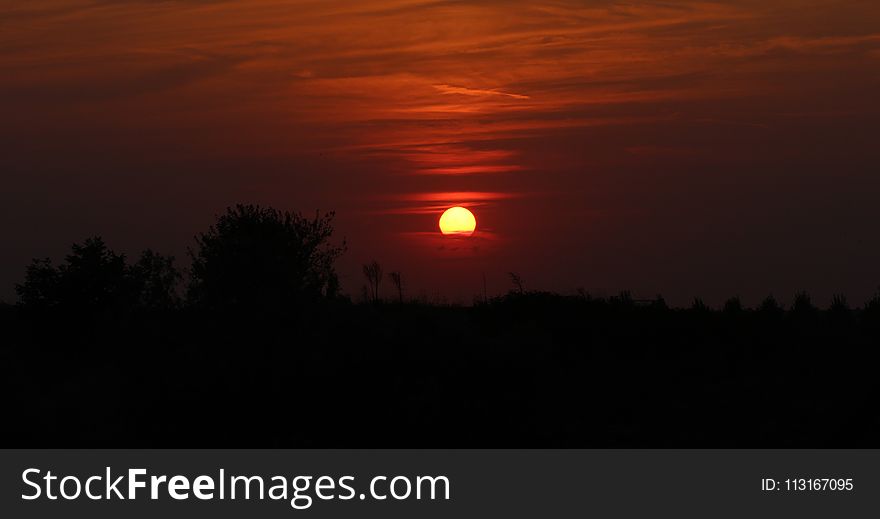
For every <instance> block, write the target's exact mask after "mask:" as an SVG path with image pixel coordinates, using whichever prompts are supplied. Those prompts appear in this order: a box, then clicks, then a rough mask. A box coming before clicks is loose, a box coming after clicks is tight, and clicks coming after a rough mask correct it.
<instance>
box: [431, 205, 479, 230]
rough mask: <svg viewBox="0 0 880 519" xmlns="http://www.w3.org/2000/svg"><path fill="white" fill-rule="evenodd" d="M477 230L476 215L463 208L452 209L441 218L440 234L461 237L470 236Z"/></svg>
mask: <svg viewBox="0 0 880 519" xmlns="http://www.w3.org/2000/svg"><path fill="white" fill-rule="evenodd" d="M476 228H477V219H476V218H474V213H472V212H470V211H469V210H467V209H465V208H464V207H461V206H456V207H450V208H449V209H447V210H446V211H444V213H443V216H441V217H440V232H442V233H443V234H454V235H459V236H470V235H471V234H473V233H474V229H476Z"/></svg>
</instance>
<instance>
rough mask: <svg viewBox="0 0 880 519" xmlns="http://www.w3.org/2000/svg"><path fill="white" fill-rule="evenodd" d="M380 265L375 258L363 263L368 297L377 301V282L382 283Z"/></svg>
mask: <svg viewBox="0 0 880 519" xmlns="http://www.w3.org/2000/svg"><path fill="white" fill-rule="evenodd" d="M382 275H383V270H382V265H379V262H378V261H376V260H373V261H371V262H370V263H367V264H365V265H364V277H365V278H367V284H368V286H369V287H370V299H371V300H372V301H373V302H374V303H377V302H378V301H379V284H380V283H382Z"/></svg>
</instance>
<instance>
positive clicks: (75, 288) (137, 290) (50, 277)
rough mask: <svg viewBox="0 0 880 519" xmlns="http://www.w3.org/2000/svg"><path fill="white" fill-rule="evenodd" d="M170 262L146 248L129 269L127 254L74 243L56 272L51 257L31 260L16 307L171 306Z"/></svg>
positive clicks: (174, 276) (174, 275) (93, 242)
mask: <svg viewBox="0 0 880 519" xmlns="http://www.w3.org/2000/svg"><path fill="white" fill-rule="evenodd" d="M173 263H174V258H171V257H167V256H163V255H161V254H159V253H156V252H153V251H152V250H146V251H144V252H143V254H142V255H141V257H140V259H139V260H138V262H137V263H136V264H135V265H133V266H129V265H128V264H127V263H126V259H125V255H123V254H117V253H115V252H114V251H113V250H112V249H110V248H109V247H107V245H106V244H105V243H104V240H103V239H101V238H100V237H92V238H88V239H86V240H85V241H84V242H83V243H81V244H80V243H75V244H73V245H72V246H71V252H70V254H68V255H67V256H66V257H65V258H64V262H63V263H62V264H61V265H60V266H59V267H57V268H56V267H55V266H53V265H52V261H51V260H50V259H49V258H45V259H35V260H33V262H32V263H31V264H30V265H29V266H28V267H27V270H26V272H25V279H24V283H21V284H18V285H16V292H17V294H18V303H19V305H20V306H21V307H23V308H26V309H29V310H34V309H40V310H48V309H53V308H57V309H61V310H64V311H66V312H69V313H71V314H85V313H93V314H95V313H100V312H120V311H127V310H133V309H135V308H149V309H154V310H155V309H163V308H164V309H167V308H172V307H174V306H176V305H177V302H178V301H177V295H176V288H177V284H178V282H179V281H180V278H181V276H180V273H179V272H178V271H177V270H176V269H175V268H174V265H173Z"/></svg>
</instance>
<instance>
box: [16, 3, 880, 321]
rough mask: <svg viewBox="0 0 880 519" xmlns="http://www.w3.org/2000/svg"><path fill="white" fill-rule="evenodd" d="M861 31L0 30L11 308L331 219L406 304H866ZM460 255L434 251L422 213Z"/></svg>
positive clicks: (746, 7)
mask: <svg viewBox="0 0 880 519" xmlns="http://www.w3.org/2000/svg"><path fill="white" fill-rule="evenodd" d="M878 92H880V4H878V3H877V2H876V1H847V2H834V1H814V0H797V1H795V0H791V1H790V0H764V1H751V0H743V1H734V2H723V3H711V2H690V1H686V2H643V3H638V2H636V3H617V2H604V1H597V2H584V1H573V0H557V1H552V2H541V1H511V0H506V1H483V2H465V1H456V0H386V1H368V0H358V1H348V0H347V1H340V0H313V1H277V0H247V1H243V0H240V1H237V0H228V1H222V0H218V1H211V0H197V1H188V2H184V1H182V0H181V1H173V0H166V1H148V0H115V1H110V0H100V1H95V0H88V1H87V0H58V1H54V0H44V1H40V2H13V1H0V114H2V120H3V123H2V125H0V175H2V181H3V188H2V190H0V232H2V236H3V237H4V245H3V247H2V255H0V297H2V298H6V299H7V300H9V299H11V298H12V289H11V287H12V283H13V282H15V281H17V280H20V278H21V276H22V274H23V268H24V266H25V265H26V263H27V262H28V260H29V258H31V257H34V256H47V255H50V256H54V257H56V258H58V257H60V256H61V255H62V254H63V252H64V250H65V249H66V248H67V247H68V246H69V244H70V243H71V242H73V241H78V240H81V239H83V238H84V237H86V236H88V235H91V234H101V235H103V236H104V237H105V239H106V240H107V241H108V242H109V243H110V244H111V246H114V247H116V248H117V249H120V250H123V251H126V252H129V253H131V254H135V253H137V251H138V250H139V249H141V248H144V247H153V248H156V249H159V250H161V251H167V252H170V253H174V254H175V255H177V256H178V257H179V259H180V264H181V265H185V264H186V261H185V250H186V247H187V246H188V245H191V243H192V242H191V238H192V235H193V234H194V233H195V232H197V231H199V230H202V229H204V228H205V227H206V226H207V225H208V224H209V223H210V222H211V220H212V218H213V215H215V214H217V213H219V212H220V211H222V209H223V208H224V207H225V206H227V205H229V204H233V203H236V202H257V203H263V204H269V205H272V206H275V207H278V208H283V209H292V210H301V211H304V212H309V213H311V212H312V211H314V210H315V209H318V208H320V209H322V210H325V209H334V210H336V211H337V214H338V226H337V227H338V233H339V235H340V237H342V236H345V237H346V238H347V241H348V244H349V251H348V253H347V254H346V256H345V258H344V259H343V261H342V263H341V265H340V271H341V274H342V278H343V285H344V288H345V289H346V290H347V291H348V292H350V293H352V294H355V295H357V294H359V293H360V287H361V285H362V280H361V278H360V264H361V263H364V262H366V261H368V260H371V259H373V258H375V259H377V260H379V261H380V262H381V263H382V264H383V265H384V266H385V270H386V271H390V270H400V271H402V272H403V276H404V281H405V283H406V285H407V289H408V291H409V293H410V295H414V296H415V295H419V294H422V293H423V294H425V295H427V296H428V297H434V296H435V295H439V296H441V297H445V298H447V299H449V300H452V301H456V300H460V301H463V302H469V301H470V300H471V298H472V296H473V295H475V294H478V293H479V292H481V290H482V275H483V274H485V276H486V279H487V284H488V288H489V292H490V293H501V292H503V291H505V290H507V288H508V287H509V282H508V278H507V274H506V273H507V272H508V271H515V272H518V273H519V274H520V275H521V276H522V278H523V279H524V280H525V283H526V288H534V289H550V290H558V291H562V292H572V291H574V290H575V289H577V288H579V287H583V288H584V289H586V290H588V291H591V292H594V293H599V294H602V293H604V294H610V293H616V292H617V291H619V290H621V289H630V290H632V291H633V292H634V293H635V294H636V295H637V296H639V297H651V296H653V295H654V294H656V293H663V294H664V295H666V296H667V299H669V300H670V301H672V302H675V303H679V304H687V303H688V302H689V301H690V299H691V298H692V297H694V296H697V295H699V296H702V297H704V298H705V299H706V300H707V301H710V302H715V303H717V302H719V301H721V300H723V298H725V297H727V296H730V295H735V294H739V295H741V296H743V298H744V299H745V301H746V302H747V303H749V304H754V303H756V302H757V301H758V300H759V299H760V298H761V297H763V296H764V295H766V294H768V293H771V292H772V293H774V294H775V295H776V296H777V298H780V299H782V300H783V301H787V300H789V299H790V298H791V297H792V295H793V294H794V292H795V291H798V290H807V291H810V292H811V293H813V294H814V296H815V298H816V299H817V300H818V302H820V303H824V302H825V300H827V299H829V298H830V297H831V294H832V293H837V292H841V293H845V294H848V295H849V296H850V300H851V301H852V302H856V303H857V302H861V301H863V300H864V299H865V298H866V297H868V296H869V295H871V294H872V293H873V292H874V291H875V289H876V288H877V287H878V286H880V267H878V265H880V234H878V231H877V229H876V228H877V226H876V222H877V221H878V219H880V204H878V203H877V200H878V199H880V176H878V175H880V170H878V166H877V165H878V159H880V151H878V150H880V146H878V140H880V139H878V138H880V130H878V123H880V95H878ZM452 204H463V205H467V206H470V207H471V209H472V210H473V211H474V213H475V214H476V217H477V221H478V231H477V233H476V234H475V235H474V237H473V238H471V239H467V240H462V239H459V240H449V239H446V240H444V239H442V237H441V236H440V235H439V233H438V232H437V229H436V221H437V218H438V217H439V214H440V212H442V209H443V208H445V207H448V206H449V205H452Z"/></svg>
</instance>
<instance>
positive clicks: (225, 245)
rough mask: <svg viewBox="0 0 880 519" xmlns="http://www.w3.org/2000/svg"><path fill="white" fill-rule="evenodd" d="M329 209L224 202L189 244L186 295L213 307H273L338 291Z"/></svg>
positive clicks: (298, 304)
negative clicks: (309, 212) (304, 211)
mask: <svg viewBox="0 0 880 519" xmlns="http://www.w3.org/2000/svg"><path fill="white" fill-rule="evenodd" d="M333 216H334V214H333V213H326V214H324V215H323V216H321V215H319V214H318V213H316V214H315V217H314V218H313V219H308V218H304V217H303V216H301V215H300V214H299V213H291V212H287V211H279V210H276V209H272V208H268V207H260V206H258V205H242V204H239V205H236V206H235V207H231V208H227V209H226V212H225V213H224V214H222V215H221V216H220V217H219V218H218V219H217V222H216V223H215V224H214V225H212V226H211V227H210V228H209V229H208V231H207V232H205V233H202V234H199V235H198V236H196V244H197V245H196V248H195V250H190V256H191V257H192V272H191V279H190V284H189V287H188V290H187V297H188V299H189V301H190V302H191V303H192V304H194V305H196V306H197V307H201V308H206V309H212V310H232V309H238V310H244V311H251V312H278V311H283V310H286V309H290V308H295V307H301V306H303V305H305V304H308V303H314V302H316V301H318V300H321V299H323V298H326V297H333V296H335V295H336V294H337V291H338V287H339V282H338V278H337V276H336V272H335V270H334V268H333V264H334V262H335V260H336V258H338V257H339V255H340V254H342V252H343V251H344V250H345V244H344V243H343V244H342V245H341V246H336V245H333V244H331V243H330V241H329V240H330V237H331V235H332V234H333Z"/></svg>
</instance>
